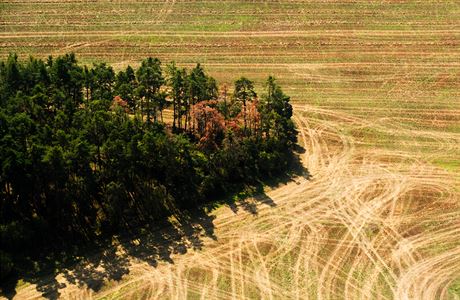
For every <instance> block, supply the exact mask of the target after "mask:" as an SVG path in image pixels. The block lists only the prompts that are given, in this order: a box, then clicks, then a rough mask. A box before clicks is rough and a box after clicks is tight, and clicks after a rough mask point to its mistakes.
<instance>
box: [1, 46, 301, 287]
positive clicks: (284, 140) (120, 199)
mask: <svg viewBox="0 0 460 300" xmlns="http://www.w3.org/2000/svg"><path fill="white" fill-rule="evenodd" d="M0 105H1V106H0V139H1V141H0V161H1V167H2V168H1V173H0V239H1V243H0V247H1V248H0V265H1V269H0V271H1V272H0V279H1V280H3V279H5V278H6V277H8V276H9V275H10V274H12V273H14V272H20V270H19V269H18V268H17V267H16V265H17V262H18V261H22V260H24V258H25V257H27V258H28V259H29V260H33V259H37V257H38V253H43V252H45V251H46V249H48V248H49V247H51V246H50V245H56V241H59V243H58V244H60V245H62V244H70V245H76V244H78V243H82V242H85V241H92V240H95V239H98V238H103V237H108V236H111V235H113V234H115V233H116V232H118V231H120V230H129V229H130V228H133V227H136V226H139V225H142V224H146V223H150V222H159V221H161V220H165V219H166V218H168V217H169V216H170V215H172V214H176V213H178V212H180V211H181V210H184V209H191V208H194V207H197V206H199V205H201V204H202V203H204V202H205V201H209V200H211V199H212V197H213V196H216V195H222V193H226V192H228V191H229V190H232V189H233V188H234V187H236V186H238V185H241V184H243V183H249V184H251V183H254V182H256V181H257V180H260V179H261V178H266V177H270V176H273V175H275V174H277V173H279V172H281V171H284V170H285V169H286V168H287V167H288V164H289V161H290V159H291V156H292V148H293V145H294V144H295V142H296V135H297V132H296V130H295V128H294V124H293V122H292V121H291V116H292V107H291V105H290V104H289V97H288V96H286V95H285V94H284V93H283V91H282V90H281V88H280V87H279V86H278V84H277V83H276V81H275V79H274V78H273V77H269V78H268V80H267V82H266V91H265V93H263V94H262V96H261V97H258V96H257V93H256V92H255V90H254V83H253V82H252V81H250V80H249V79H247V78H244V77H242V78H240V79H238V80H237V81H236V82H235V87H234V93H233V97H227V89H224V91H223V93H221V94H219V91H218V86H217V82H216V80H215V79H214V78H212V77H211V76H209V75H207V74H206V72H205V71H204V69H203V68H202V66H201V65H199V64H198V65H196V67H194V68H192V69H190V70H189V69H185V68H179V67H177V66H176V65H175V64H174V63H171V64H169V65H168V66H167V67H166V71H165V70H163V68H162V65H161V62H160V60H158V59H154V58H147V59H145V60H143V61H142V63H141V65H140V67H139V68H138V69H137V70H135V69H133V68H132V67H130V66H128V67H127V68H126V69H125V70H123V71H120V72H118V73H115V72H114V70H113V69H112V67H110V66H109V65H107V64H105V63H101V64H95V65H93V66H92V67H88V66H84V67H82V66H80V65H79V64H78V62H77V60H76V58H75V56H74V55H73V54H67V55H64V56H59V57H56V58H53V57H49V58H48V59H47V60H46V61H43V60H40V59H35V58H30V59H28V60H26V61H22V62H21V61H19V60H18V57H17V56H16V55H10V56H9V57H8V58H7V59H6V60H5V61H2V62H0ZM165 109H172V112H173V114H172V115H173V117H172V120H170V121H167V122H164V119H163V110H165Z"/></svg>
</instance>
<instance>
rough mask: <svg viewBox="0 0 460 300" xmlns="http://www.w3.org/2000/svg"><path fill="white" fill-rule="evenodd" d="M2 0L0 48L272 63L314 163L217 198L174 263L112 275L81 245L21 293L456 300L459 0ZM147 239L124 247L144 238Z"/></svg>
mask: <svg viewBox="0 0 460 300" xmlns="http://www.w3.org/2000/svg"><path fill="white" fill-rule="evenodd" d="M0 10H1V15H0V28H1V31H0V56H1V57H6V56H7V55H8V53H9V52H17V53H18V54H19V55H22V56H23V57H25V56H26V55H29V54H32V55H34V56H38V57H46V56H48V55H49V54H53V55H58V54H62V53H66V52H70V51H73V52H75V53H76V54H77V56H78V57H79V59H80V60H81V61H83V62H84V63H88V64H90V63H92V62H98V61H102V60H103V61H108V62H110V63H112V64H113V66H114V68H116V69H120V68H122V67H124V66H126V65H127V64H133V65H136V64H137V63H138V62H139V61H140V60H141V59H142V58H145V57H146V56H149V55H150V56H156V57H159V58H160V59H162V60H163V61H169V60H175V61H176V62H177V63H178V64H179V65H184V66H185V65H186V66H190V65H192V64H194V63H195V62H201V63H203V64H204V66H205V67H206V69H207V70H208V71H209V73H210V74H211V75H212V76H214V77H215V78H216V79H217V80H218V81H219V82H220V83H222V84H224V83H226V84H231V83H232V81H233V80H234V79H236V78H237V77H239V76H241V75H244V76H247V77H249V78H252V79H254V80H255V81H256V83H257V86H258V87H259V88H261V87H262V85H263V81H264V79H265V78H266V77H267V76H268V75H269V74H273V75H275V76H276V77H277V78H278V79H279V83H280V85H281V86H282V87H283V88H284V91H285V92H286V93H287V94H288V95H291V97H292V102H293V104H294V115H295V121H296V124H297V126H298V129H299V132H300V133H299V142H300V144H301V145H303V146H304V147H305V149H306V151H305V153H303V154H301V158H302V163H303V165H304V166H305V168H307V169H308V172H309V174H310V175H311V178H309V176H307V174H305V176H303V177H302V176H301V177H298V178H294V179H293V180H291V181H289V182H287V183H286V184H281V185H279V186H277V187H274V188H270V189H267V191H266V193H265V195H261V196H258V197H255V198H251V199H248V200H245V201H242V202H241V203H240V204H239V205H237V206H236V207H233V206H232V207H229V206H222V207H219V208H217V209H216V210H214V211H213V212H212V213H211V214H212V216H213V217H214V220H213V222H212V224H208V225H207V226H206V225H201V226H198V225H197V226H196V228H198V229H197V230H199V231H200V238H201V239H202V243H203V244H202V245H200V246H199V247H197V246H195V245H194V244H193V240H187V237H185V236H184V237H183V239H184V244H185V245H187V247H186V248H185V249H175V248H174V247H172V248H171V249H169V251H170V252H171V255H170V260H169V261H168V260H166V259H160V258H158V259H157V261H158V263H157V264H156V265H152V264H149V263H148V262H147V261H145V260H140V259H137V258H134V257H131V256H129V255H125V256H126V259H127V261H128V263H126V264H124V266H123V268H124V269H123V272H122V274H123V276H119V278H118V277H117V276H108V275H107V276H102V275H100V274H108V273H110V272H111V271H110V268H111V267H113V265H112V264H114V263H113V262H112V263H111V262H110V261H106V262H105V263H102V264H98V265H91V266H90V267H92V268H93V269H91V268H90V267H88V266H89V265H90V261H91V260H90V259H88V260H84V262H82V263H81V265H78V266H75V268H73V269H70V270H68V272H66V273H65V274H64V273H63V274H61V275H59V276H57V277H56V278H47V277H44V278H43V280H40V282H39V283H38V284H37V283H25V284H23V285H22V286H21V287H19V288H18V289H17V294H16V296H15V297H16V298H17V299H34V298H39V297H41V296H45V297H49V298H52V297H54V296H60V297H62V298H69V299H89V298H95V299H99V298H103V299H121V298H124V299H132V298H135V299H136V298H141V299H150V298H159V299H165V298H166V299H185V298H190V299H199V298H200V299H246V298H249V299H260V298H263V299H307V298H308V299H310V298H311V299H460V175H459V174H460V4H459V2H458V1H374V2H368V1H313V0H312V1H287V0H286V1H273V2H272V1H251V2H248V1H194V0H192V1H131V0H130V1H97V2H87V1H79V0H73V1H70V0H69V1H63V0H50V1H14V0H13V1H3V0H0ZM211 227H212V230H213V234H209V229H210V228H211ZM155 234H157V233H156V232H155V233H154V235H155ZM135 241H136V242H134V240H133V242H132V243H130V246H126V244H123V245H124V246H123V245H121V244H120V245H119V248H118V252H117V253H118V254H119V255H120V256H123V254H124V253H130V252H131V251H132V249H124V247H133V248H135V247H136V245H139V244H140V243H141V244H142V243H143V242H145V245H144V246H145V247H144V248H145V249H144V250H145V251H148V249H149V244H148V243H147V242H146V240H145V239H143V238H139V239H138V238H136V239H135ZM86 267H88V270H92V272H88V274H86V277H85V276H80V277H73V278H74V280H73V281H72V280H69V278H70V277H71V276H68V274H69V273H70V274H71V273H72V272H73V273H83V274H84V272H81V270H82V269H84V268H86ZM95 270H97V271H98V273H97V274H99V276H98V278H96V277H95V275H94V274H95V273H94V271H95ZM75 278H77V279H75ZM98 280H99V281H100V282H98V284H94V282H96V281H98Z"/></svg>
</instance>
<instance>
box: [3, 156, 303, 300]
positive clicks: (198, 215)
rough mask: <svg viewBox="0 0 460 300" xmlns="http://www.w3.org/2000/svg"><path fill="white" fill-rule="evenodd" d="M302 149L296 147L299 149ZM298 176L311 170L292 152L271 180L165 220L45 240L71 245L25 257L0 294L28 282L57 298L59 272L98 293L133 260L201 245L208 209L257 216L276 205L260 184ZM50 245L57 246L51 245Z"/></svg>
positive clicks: (208, 227)
mask: <svg viewBox="0 0 460 300" xmlns="http://www.w3.org/2000/svg"><path fill="white" fill-rule="evenodd" d="M302 150H303V149H297V150H296V152H297V153H302V152H301V151H302ZM272 175H273V176H275V175H274V174H272ZM301 178H304V179H306V180H309V179H310V178H311V175H310V174H309V172H308V170H307V169H305V168H304V167H303V166H302V164H301V162H300V159H299V156H298V155H296V156H295V157H294V158H293V160H292V163H291V165H290V167H289V169H288V171H287V172H284V173H282V174H277V175H276V179H271V180H267V181H260V182H257V183H256V184H254V185H251V186H243V187H241V186H239V187H238V189H237V190H235V191H234V193H233V195H232V196H231V197H227V198H224V199H221V200H220V201H213V202H210V203H208V204H206V205H204V206H202V207H201V208H199V209H194V210H191V211H186V210H183V211H181V212H180V213H177V214H175V215H174V216H170V217H169V218H168V219H167V220H165V221H162V222H159V221H156V223H155V224H149V225H145V226H142V227H137V228H130V229H129V230H127V231H126V232H123V233H120V234H119V235H117V236H115V237H112V238H109V239H106V240H98V241H93V242H91V243H86V244H82V243H78V242H75V241H72V239H69V241H70V242H69V241H64V240H59V239H57V240H54V241H49V243H50V245H52V244H53V245H66V244H70V245H71V246H63V247H61V248H59V247H54V248H53V247H50V248H49V249H48V250H46V251H44V253H41V254H40V255H38V256H37V257H35V258H34V259H31V258H24V261H23V262H22V263H21V269H19V272H18V274H16V275H15V276H13V277H12V278H10V279H9V280H7V281H5V282H1V284H0V288H1V290H0V296H4V297H6V298H8V299H12V298H13V297H14V296H15V295H16V288H17V287H18V286H20V285H24V283H30V284H35V285H36V286H35V289H36V290H37V291H38V292H40V293H41V295H42V296H43V297H44V298H47V299H58V298H59V297H60V296H61V293H60V290H61V289H63V288H65V287H66V284H65V283H64V282H63V279H62V277H63V278H64V279H65V281H67V282H68V283H70V284H74V285H77V286H79V287H82V288H88V289H90V290H92V291H95V292H97V291H100V290H101V288H102V287H103V286H104V284H105V283H107V282H109V281H120V280H121V279H122V278H123V276H125V275H127V274H129V270H130V266H131V262H133V261H138V262H146V263H147V264H149V265H150V266H152V267H157V266H158V264H159V263H160V262H166V263H170V264H174V260H173V257H174V255H181V254H185V253H187V252H188V251H190V250H199V249H202V248H203V245H204V240H203V239H204V238H209V239H212V240H217V236H216V235H215V232H214V224H213V221H214V218H215V217H214V216H213V215H211V214H210V212H211V211H212V210H213V209H215V208H217V207H219V206H221V205H228V206H229V207H230V209H231V210H232V211H233V212H234V213H238V212H239V210H242V211H245V212H248V213H250V214H252V215H257V214H258V209H260V207H263V206H265V205H266V206H269V207H276V206H277V204H276V203H275V201H274V200H273V199H272V198H270V197H269V196H268V195H267V194H266V193H265V192H264V190H265V187H267V186H268V187H270V188H274V187H277V186H280V185H283V184H288V183H292V182H296V183H299V182H300V180H301ZM133 237H134V238H133ZM55 248H59V249H60V250H53V249H55ZM58 275H59V276H58ZM20 279H21V281H19V280H20ZM20 288H27V287H26V286H23V287H20Z"/></svg>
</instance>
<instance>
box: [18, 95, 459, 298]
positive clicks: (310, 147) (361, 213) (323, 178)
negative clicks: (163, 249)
mask: <svg viewBox="0 0 460 300" xmlns="http://www.w3.org/2000/svg"><path fill="white" fill-rule="evenodd" d="M312 114H314V115H315V117H312V116H311V115H312ZM295 121H296V123H297V125H298V128H299V130H300V135H299V138H300V142H301V144H303V145H304V147H305V149H306V152H305V153H304V154H302V161H303V164H304V166H305V167H306V168H308V170H309V172H310V173H311V174H312V176H313V177H312V178H311V179H307V178H306V177H307V176H305V177H300V178H296V179H295V180H294V181H292V182H290V183H288V184H286V185H283V186H281V187H279V188H276V189H273V190H271V191H270V192H268V193H267V194H266V196H264V198H260V199H258V201H255V202H254V205H257V214H255V215H253V214H251V213H249V212H247V211H245V210H244V209H242V207H240V209H239V211H238V212H237V213H235V212H233V211H232V210H230V209H229V208H227V207H222V208H220V209H218V210H217V211H216V219H215V220H214V225H215V229H214V230H215V235H216V237H217V240H216V241H214V240H212V239H209V238H205V243H204V247H203V248H202V250H201V251H189V252H188V253H186V254H184V255H174V256H173V257H172V258H173V260H174V263H173V264H171V263H160V264H159V265H158V266H157V267H156V268H153V267H151V266H149V265H148V264H147V263H145V262H140V261H136V260H132V261H131V266H130V268H129V271H130V272H129V275H127V276H126V277H124V279H123V280H121V281H120V282H110V283H109V284H108V286H107V287H106V288H103V289H101V290H100V291H99V292H98V293H94V292H93V291H92V290H90V289H86V288H83V287H78V286H76V285H72V284H69V283H68V282H66V283H65V284H66V285H67V287H66V288H65V289H62V290H60V293H61V296H62V297H64V298H76V299H87V298H103V297H108V298H109V299H112V298H125V299H130V298H161V299H164V298H169V299H185V298H201V299H246V298H264V299H306V298H312V299H370V298H373V299H374V298H375V299H393V298H395V299H455V298H454V296H453V294H451V293H449V292H448V287H449V285H450V283H451V282H452V281H453V280H455V279H456V278H458V276H459V274H460V244H459V240H460V223H459V220H460V218H459V217H460V208H459V203H458V199H459V193H458V190H455V185H458V181H457V182H456V181H455V180H457V179H455V178H454V177H453V176H452V174H449V173H447V172H445V171H442V170H441V169H439V168H435V167H432V166H429V165H427V164H424V163H423V162H421V161H419V160H418V159H416V158H413V157H409V158H408V157H407V154H404V153H403V152H400V151H378V150H376V151H365V150H360V147H357V145H356V143H355V139H354V138H353V136H351V135H347V134H344V133H342V132H341V131H342V130H341V128H343V127H344V126H352V127H357V128H362V127H364V126H370V125H372V124H369V122H368V121H365V120H363V119H359V118H357V117H354V116H351V115H348V114H346V113H342V112H341V113H338V112H335V111H332V110H325V109H318V108H316V107H312V106H307V105H303V104H302V105H295ZM374 125H375V124H374ZM376 126H380V127H382V126H383V125H381V124H378V125H376ZM382 129H383V130H396V129H395V128H394V126H392V127H387V128H382ZM401 130H402V129H401ZM412 134H419V135H423V134H425V133H424V132H423V131H421V132H415V131H414V132H413V133H412ZM427 134H428V133H427ZM443 138H444V137H439V139H443ZM445 141H446V143H456V144H457V147H458V144H459V143H460V138H459V136H458V135H457V136H446V137H445ZM454 147H456V146H454ZM408 159H409V161H408ZM267 204H269V205H267ZM57 278H58V281H60V282H65V280H64V279H63V277H62V276H58V277H57ZM36 295H38V294H37V292H36V290H35V287H34V286H29V287H27V288H24V289H22V290H21V291H19V294H18V298H33V297H35V296H36Z"/></svg>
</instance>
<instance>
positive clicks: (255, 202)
mask: <svg viewBox="0 0 460 300" xmlns="http://www.w3.org/2000/svg"><path fill="white" fill-rule="evenodd" d="M305 151H306V150H305V149H304V148H303V147H302V146H300V145H298V144H297V145H296V146H295V147H294V155H293V157H292V160H291V162H290V164H289V166H288V168H287V170H286V171H284V172H281V173H278V174H270V176H269V178H268V179H266V180H262V181H258V182H257V183H255V184H252V185H245V186H243V187H241V186H239V187H237V188H236V190H238V191H239V192H234V193H231V194H232V195H231V196H230V197H227V198H224V199H221V200H220V201H215V202H212V203H210V204H209V205H208V208H209V209H214V208H216V207H218V206H219V205H222V204H224V205H227V206H228V207H229V208H230V209H231V210H232V211H233V212H234V213H235V214H236V213H238V211H239V210H240V209H241V210H243V211H246V212H249V213H250V214H252V215H257V214H258V207H259V205H260V204H263V205H268V206H270V207H276V206H277V204H276V203H275V201H274V200H273V199H272V198H270V197H269V196H268V195H267V194H266V193H265V187H268V188H269V189H274V188H278V187H280V186H282V185H286V184H289V183H293V182H295V183H296V184H300V183H301V181H302V179H303V180H311V179H312V178H313V177H312V175H311V174H310V172H309V171H308V169H307V168H305V167H304V166H303V164H302V161H301V159H300V155H301V154H303V153H305Z"/></svg>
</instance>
